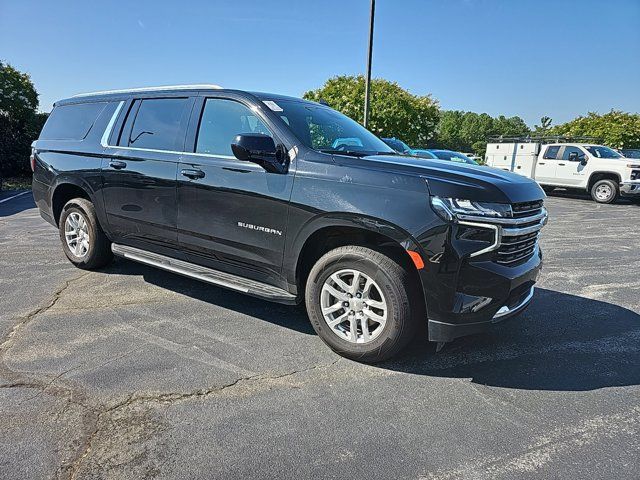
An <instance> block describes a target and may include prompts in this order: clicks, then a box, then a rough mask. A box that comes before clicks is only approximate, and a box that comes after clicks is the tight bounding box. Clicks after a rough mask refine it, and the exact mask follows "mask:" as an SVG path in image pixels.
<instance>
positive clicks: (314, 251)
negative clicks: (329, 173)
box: [288, 213, 424, 301]
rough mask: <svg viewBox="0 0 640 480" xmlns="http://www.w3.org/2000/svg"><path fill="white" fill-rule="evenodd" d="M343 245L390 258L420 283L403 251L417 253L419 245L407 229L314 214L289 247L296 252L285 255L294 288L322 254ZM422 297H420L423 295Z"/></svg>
mask: <svg viewBox="0 0 640 480" xmlns="http://www.w3.org/2000/svg"><path fill="white" fill-rule="evenodd" d="M346 245H359V246H364V247H369V248H372V249H374V250H376V251H379V252H381V253H383V254H385V255H387V256H389V257H391V258H393V259H394V260H396V261H397V262H398V263H399V264H400V265H402V266H403V267H405V268H406V269H407V270H408V271H409V272H410V273H411V274H412V275H414V276H415V279H416V281H418V282H420V285H421V286H422V281H421V279H420V275H419V273H418V270H417V268H416V266H415V265H414V263H413V262H412V258H411V257H410V256H409V253H407V250H410V251H416V252H418V253H420V249H419V248H418V244H417V242H416V241H415V240H414V239H413V238H412V237H411V235H410V234H409V233H408V232H406V231H404V230H403V229H402V228H400V227H398V226H397V225H394V224H392V223H389V222H386V221H382V220H380V219H376V218H372V217H368V216H364V215H345V214H344V213H341V214H339V215H331V214H328V215H322V216H319V217H315V218H314V219H313V220H312V221H310V222H308V223H307V224H306V225H305V226H304V227H303V228H302V229H301V231H300V232H299V233H298V235H297V236H296V239H295V240H294V241H293V242H292V250H293V251H294V252H297V254H296V255H295V258H292V257H293V256H289V258H290V261H289V263H288V269H289V271H290V275H291V276H292V277H293V278H291V279H290V281H292V283H294V284H295V286H296V290H297V292H299V293H301V292H304V285H305V283H306V280H307V276H308V274H309V272H310V271H311V268H312V267H313V265H314V264H315V263H316V262H317V261H318V259H319V258H320V257H322V255H324V254H325V253H327V252H328V251H330V250H333V249H334V248H338V247H342V246H346ZM420 290H421V291H422V288H421V289H420ZM422 298H423V301H424V295H422Z"/></svg>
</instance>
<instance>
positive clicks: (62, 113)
mask: <svg viewBox="0 0 640 480" xmlns="http://www.w3.org/2000/svg"><path fill="white" fill-rule="evenodd" d="M106 105H107V102H99V103H77V104H74V105H60V106H58V107H55V108H54V109H53V111H52V112H51V115H49V118H48V119H47V122H46V123H45V124H44V127H43V128H42V132H41V133H40V139H41V140H83V139H84V138H85V137H86V136H87V135H88V134H89V131H91V127H92V126H93V124H94V122H95V121H96V119H97V118H98V115H100V113H101V112H102V110H104V107H105V106H106Z"/></svg>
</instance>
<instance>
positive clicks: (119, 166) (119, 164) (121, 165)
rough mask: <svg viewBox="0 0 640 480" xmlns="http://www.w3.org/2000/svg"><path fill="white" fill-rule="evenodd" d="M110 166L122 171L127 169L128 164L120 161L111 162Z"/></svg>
mask: <svg viewBox="0 0 640 480" xmlns="http://www.w3.org/2000/svg"><path fill="white" fill-rule="evenodd" d="M109 166H110V167H111V168H115V169H116V170H121V169H123V168H126V167H127V163H126V162H122V161H120V160H111V161H110V162H109Z"/></svg>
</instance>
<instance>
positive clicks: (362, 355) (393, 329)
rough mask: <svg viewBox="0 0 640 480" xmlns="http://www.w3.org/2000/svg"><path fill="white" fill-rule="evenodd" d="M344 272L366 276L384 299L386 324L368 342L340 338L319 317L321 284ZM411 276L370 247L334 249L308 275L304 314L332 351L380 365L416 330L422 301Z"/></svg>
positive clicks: (414, 279)
mask: <svg viewBox="0 0 640 480" xmlns="http://www.w3.org/2000/svg"><path fill="white" fill-rule="evenodd" d="M345 269H353V270H357V271H359V272H361V273H364V274H365V275H367V276H368V277H370V278H371V279H372V280H373V281H374V282H375V283H376V284H377V285H378V286H379V287H380V290H381V292H380V293H381V294H382V295H383V296H384V297H383V298H384V299H385V300H386V304H387V307H388V308H387V310H388V311H387V321H386V324H385V326H384V328H383V329H382V330H381V332H380V333H379V334H378V336H377V337H376V338H374V339H373V340H371V341H370V342H369V343H353V342H350V341H348V340H346V339H343V338H341V337H340V336H339V335H338V334H337V333H335V332H334V330H333V329H332V328H331V327H329V325H328V324H327V322H326V321H325V319H324V316H323V314H322V306H321V294H322V288H323V285H324V283H325V281H326V280H327V279H328V278H329V277H330V276H331V275H333V274H334V273H336V272H339V271H341V270H345ZM414 277H415V276H413V275H410V274H409V272H408V271H407V270H406V269H404V268H403V267H402V266H400V265H399V264H398V263H397V262H396V261H394V260H393V259H391V258H389V257H388V256H386V255H384V254H382V253H380V252H377V251H375V250H371V249H370V248H366V247H360V246H353V245H349V246H345V247H340V248H336V249H335V250H331V251H330V252H328V253H326V254H325V255H323V256H322V257H321V258H320V259H319V260H318V261H317V262H316V264H315V265H314V266H313V268H312V269H311V272H310V273H309V277H308V279H307V285H306V289H305V302H306V307H307V314H308V315H309V319H310V320H311V324H312V325H313V328H314V330H315V331H316V333H317V334H318V335H319V336H320V338H321V339H322V340H323V341H324V342H325V343H326V344H327V345H328V346H329V347H330V348H331V349H332V350H333V351H334V352H336V353H338V354H339V355H342V356H344V357H347V358H350V359H353V360H357V361H361V362H366V363H375V362H381V361H383V360H386V359H389V358H391V357H392V356H394V355H395V354H397V353H398V352H399V351H400V350H401V349H402V348H403V347H405V346H406V345H407V344H408V343H409V341H410V340H411V339H412V338H413V337H414V336H415V334H416V333H417V331H418V329H417V325H418V322H419V321H420V318H419V317H420V312H422V311H423V310H424V308H423V307H422V305H423V304H424V301H423V300H422V299H421V298H420V297H419V296H418V288H417V285H418V284H419V281H417V280H418V279H417V278H414ZM345 310H346V309H345ZM423 320H425V319H423ZM425 321H426V320H425Z"/></svg>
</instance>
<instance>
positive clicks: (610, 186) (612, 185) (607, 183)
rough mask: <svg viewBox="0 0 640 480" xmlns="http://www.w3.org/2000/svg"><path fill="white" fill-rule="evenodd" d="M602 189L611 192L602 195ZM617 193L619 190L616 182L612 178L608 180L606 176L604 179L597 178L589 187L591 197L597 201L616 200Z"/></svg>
mask: <svg viewBox="0 0 640 480" xmlns="http://www.w3.org/2000/svg"><path fill="white" fill-rule="evenodd" d="M599 189H600V190H599ZM603 190H604V191H607V190H608V191H610V192H611V194H610V195H608V196H603V195H602V192H603ZM619 194H620V192H619V191H618V184H617V183H616V182H614V181H613V180H609V179H608V178H605V179H604V180H598V181H597V182H596V183H594V184H593V186H592V187H591V198H593V199H594V200H595V201H596V202H598V203H613V202H615V201H616V200H617V198H618V195H619Z"/></svg>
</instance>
